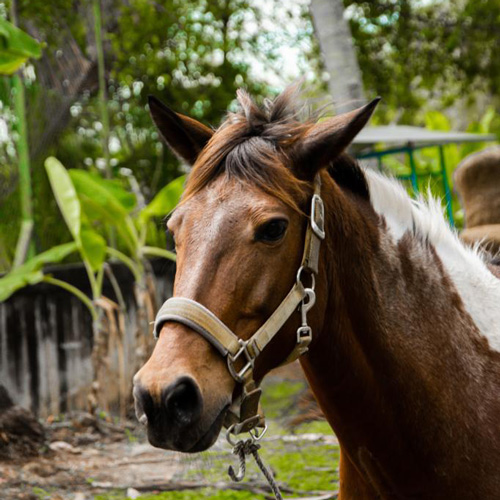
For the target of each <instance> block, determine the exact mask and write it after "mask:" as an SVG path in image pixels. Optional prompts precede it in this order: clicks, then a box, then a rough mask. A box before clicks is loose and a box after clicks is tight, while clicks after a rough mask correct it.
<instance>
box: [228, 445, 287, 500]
mask: <svg viewBox="0 0 500 500" xmlns="http://www.w3.org/2000/svg"><path fill="white" fill-rule="evenodd" d="M259 449H260V444H258V443H256V442H255V441H254V440H253V439H251V438H250V439H247V440H246V441H243V440H241V441H238V442H237V443H236V445H235V446H234V448H233V453H234V454H235V455H237V456H238V460H239V469H238V473H235V472H234V469H233V467H232V466H231V465H230V466H229V469H228V471H227V473H228V474H229V477H230V478H231V479H232V480H233V481H236V482H240V481H242V480H243V478H244V477H245V473H246V457H247V456H248V455H250V454H251V455H253V458H254V459H255V462H256V464H257V465H258V467H259V469H260V470H261V472H262V474H264V477H265V478H266V479H267V482H268V483H269V486H270V487H271V489H272V491H273V493H274V496H275V498H276V500H283V497H282V496H281V492H280V489H279V486H278V485H277V484H276V481H275V480H274V477H273V475H272V473H271V471H270V470H269V469H268V468H267V467H266V466H265V464H264V462H262V459H261V458H260V456H259Z"/></svg>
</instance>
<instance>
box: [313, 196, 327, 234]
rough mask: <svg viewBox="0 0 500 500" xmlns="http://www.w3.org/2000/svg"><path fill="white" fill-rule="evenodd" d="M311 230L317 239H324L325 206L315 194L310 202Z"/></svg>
mask: <svg viewBox="0 0 500 500" xmlns="http://www.w3.org/2000/svg"><path fill="white" fill-rule="evenodd" d="M311 228H312V230H313V232H314V234H315V235H316V236H317V237H318V238H319V239H321V240H324V239H325V205H324V204H323V200H322V199H321V196H319V195H317V194H314V195H313V197H312V200H311Z"/></svg>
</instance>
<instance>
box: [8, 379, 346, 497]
mask: <svg viewBox="0 0 500 500" xmlns="http://www.w3.org/2000/svg"><path fill="white" fill-rule="evenodd" d="M287 378H288V377H285V379H287ZM300 384H301V382H300V381H299V382H297V381H293V380H291V381H290V380H283V378H282V377H275V378H273V379H271V382H270V383H269V384H268V385H267V389H266V391H265V394H267V396H266V397H267V400H266V401H264V407H266V406H267V414H268V417H269V422H270V430H269V432H268V435H267V436H266V438H265V443H264V448H265V450H264V451H263V457H264V459H265V460H268V461H270V464H271V465H272V466H273V470H274V472H275V473H276V472H279V473H280V474H281V476H280V475H279V474H278V477H277V479H278V481H280V480H281V484H282V486H283V487H284V493H285V496H289V497H292V496H293V497H296V498H297V496H299V498H317V499H328V498H336V493H335V490H336V482H335V478H336V473H337V471H336V467H337V463H336V460H337V455H336V453H337V451H336V450H337V441H336V438H335V436H334V435H333V434H332V433H331V432H329V431H328V428H326V431H325V432H322V431H324V429H325V428H324V427H321V428H320V432H307V431H308V429H307V428H305V429H303V431H302V432H299V433H292V432H291V431H290V430H289V429H287V427H286V426H285V425H284V421H285V420H286V421H289V420H290V418H293V411H291V410H290V408H291V405H292V406H296V405H295V401H294V394H295V393H297V392H298V390H299V389H300V387H301V385H300ZM46 425H47V427H48V429H49V433H48V435H49V439H48V446H47V448H46V449H45V450H44V452H43V453H42V454H41V455H40V456H39V457H36V458H31V459H21V458H19V459H16V460H14V461H10V462H0V499H1V500H3V499H5V500H7V499H8V500H10V499H16V500H17V499H19V500H27V499H29V500H32V499H33V500H35V499H36V500H49V499H50V500H91V499H95V498H98V499H99V500H101V499H104V500H108V499H109V500H115V499H118V500H120V499H125V498H138V497H140V496H141V495H143V494H150V495H154V494H159V493H161V494H162V495H163V496H161V498H162V499H164V498H175V499H178V498H184V497H181V496H179V495H178V493H176V495H174V494H173V493H172V495H174V496H172V497H170V496H168V495H167V496H165V495H166V493H165V492H168V491H170V492H179V491H190V492H191V494H193V493H192V492H195V491H202V490H203V488H212V489H214V488H215V490H216V491H223V490H231V491H232V490H234V491H235V496H231V497H227V496H225V497H224V498H234V499H235V500H236V499H239V498H269V493H268V492H269V489H268V487H267V485H266V483H265V482H264V480H263V478H262V476H260V474H259V471H258V470H257V469H256V468H255V466H254V465H253V464H251V465H250V466H249V467H248V473H247V478H246V479H245V481H244V482H243V483H238V484H235V483H232V482H231V481H230V479H229V478H228V477H227V474H226V471H227V467H228V465H231V464H232V465H234V466H235V465H236V458H235V457H234V456H233V455H231V448H230V446H229V444H227V443H226V441H225V438H224V436H221V437H220V438H219V440H218V441H217V443H216V444H215V446H214V447H213V448H212V449H211V450H210V451H209V452H205V453H201V454H196V455H184V454H181V453H175V452H168V451H165V450H159V449H156V448H153V447H152V446H150V445H149V444H148V443H147V440H146V438H145V435H144V430H143V429H142V427H141V426H139V425H138V424H136V423H135V422H133V421H130V422H128V423H126V424H124V423H117V422H115V421H113V420H112V419H110V418H109V417H106V416H105V415H101V416H99V417H93V416H91V415H88V414H85V413H78V414H73V415H69V416H68V415H66V416H65V417H64V418H60V419H57V420H54V421H49V422H47V423H46ZM312 453H314V454H312ZM316 453H319V455H320V457H319V458H320V460H321V461H320V462H318V463H317V464H316V465H314V463H315V457H316ZM326 454H328V455H330V456H331V459H332V460H331V465H330V461H326V462H325V463H323V461H324V459H325V456H326ZM278 457H279V461H278ZM300 460H302V462H303V464H302V465H300V464H298V463H297V462H298V461H300ZM313 462H314V463H313ZM295 464H297V469H296V470H295ZM325 464H328V465H327V466H326V467H325ZM301 467H302V468H304V467H305V468H307V469H308V470H313V471H314V472H315V473H317V474H323V475H324V474H328V475H329V476H332V477H333V479H329V480H328V481H327V482H325V481H323V480H321V481H320V480H319V479H318V483H317V486H316V484H315V483H313V484H312V487H311V485H307V487H304V488H303V487H302V482H301V481H300V474H302V473H303V471H301V470H300V468H301ZM288 468H291V469H292V470H288ZM282 471H286V474H283V472H282ZM318 477H319V476H318ZM325 484H326V485H327V488H325V486H324V485H325ZM330 485H331V487H330ZM311 490H312V491H311ZM325 490H326V491H325ZM236 492H240V493H236ZM241 492H247V493H245V494H246V495H248V494H250V493H248V492H251V493H254V494H255V495H252V496H250V497H248V496H244V497H243V496H238V495H240V494H243V493H241ZM201 496H202V495H200V497H201ZM204 496H206V495H204ZM148 498H153V497H148ZM158 498H159V497H158ZM186 498H189V499H191V498H197V496H194V497H193V496H186ZM211 498H218V496H217V494H216V495H215V496H213V497H211Z"/></svg>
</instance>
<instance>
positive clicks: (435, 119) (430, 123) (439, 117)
mask: <svg viewBox="0 0 500 500" xmlns="http://www.w3.org/2000/svg"><path fill="white" fill-rule="evenodd" d="M425 126H426V127H427V128H428V129H430V130H444V131H450V130H451V124H450V120H448V117H447V116H446V115H444V114H443V113H440V112H439V111H427V113H425Z"/></svg>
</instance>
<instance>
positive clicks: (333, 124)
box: [294, 97, 380, 178]
mask: <svg viewBox="0 0 500 500" xmlns="http://www.w3.org/2000/svg"><path fill="white" fill-rule="evenodd" d="M379 101H380V97H377V98H375V99H373V101H371V102H370V103H368V104H366V105H365V106H363V107H362V108H358V109H355V110H354V111H350V112H348V113H344V114H342V115H338V116H334V117H333V118H329V119H328V120H325V121H322V122H320V123H318V124H317V125H314V126H313V127H311V129H310V130H309V131H308V132H306V134H305V135H304V137H303V139H302V140H301V141H300V142H299V144H298V145H297V146H296V147H297V149H296V150H295V151H294V157H295V164H296V168H297V169H298V170H299V174H301V175H304V176H305V177H307V178H313V177H314V175H315V174H316V172H317V171H318V170H320V169H321V168H322V167H326V166H328V165H329V164H330V163H331V162H332V161H333V160H335V158H337V157H338V156H339V155H340V154H341V153H342V152H343V151H344V149H345V148H347V146H349V144H350V143H351V142H352V140H353V139H354V138H355V137H356V135H357V134H358V133H359V132H360V130H361V129H362V128H363V127H364V126H365V125H366V123H367V122H368V120H369V119H370V117H371V116H372V114H373V111H374V110H375V108H376V106H377V104H378V102H379Z"/></svg>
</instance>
